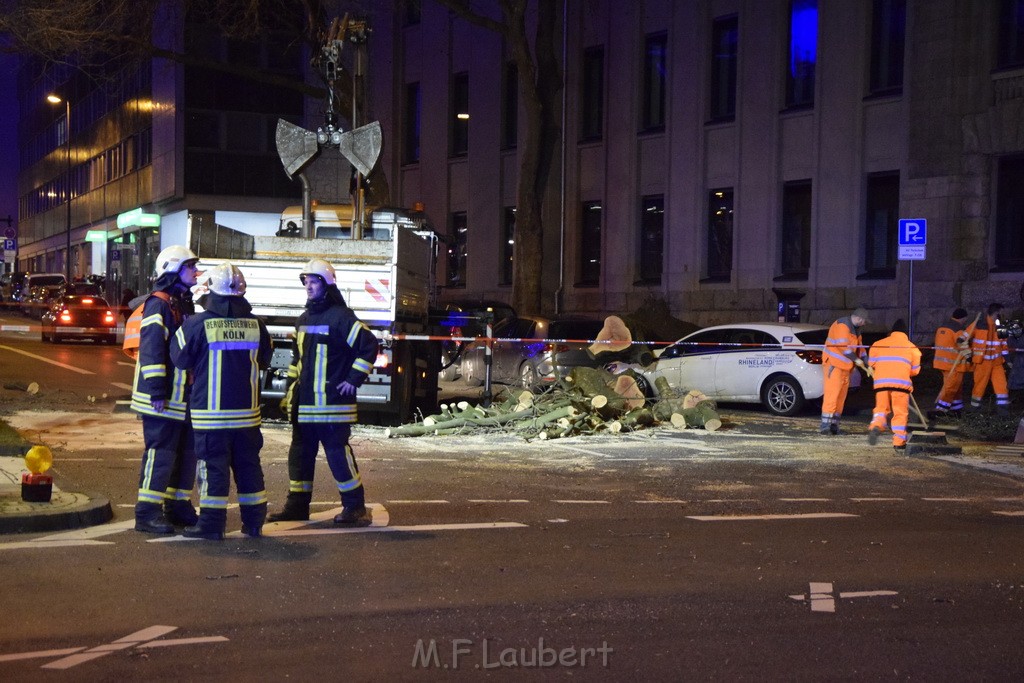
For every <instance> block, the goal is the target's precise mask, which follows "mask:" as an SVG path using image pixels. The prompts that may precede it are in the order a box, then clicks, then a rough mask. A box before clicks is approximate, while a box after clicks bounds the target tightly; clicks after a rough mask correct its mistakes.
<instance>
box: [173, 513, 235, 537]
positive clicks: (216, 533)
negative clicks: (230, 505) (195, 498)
mask: <svg viewBox="0 0 1024 683" xmlns="http://www.w3.org/2000/svg"><path fill="white" fill-rule="evenodd" d="M227 517H228V511H227V510H220V509H210V508H206V509H205V510H204V509H200V511H199V521H198V522H196V523H195V525H193V526H187V527H185V528H184V529H182V531H181V535H182V536H185V537H186V538H202V539H204V540H207V541H223V540H224V527H225V526H226V525H227Z"/></svg>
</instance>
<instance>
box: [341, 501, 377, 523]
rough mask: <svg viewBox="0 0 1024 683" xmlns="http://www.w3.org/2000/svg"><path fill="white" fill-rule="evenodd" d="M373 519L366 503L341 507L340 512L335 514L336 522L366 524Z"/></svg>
mask: <svg viewBox="0 0 1024 683" xmlns="http://www.w3.org/2000/svg"><path fill="white" fill-rule="evenodd" d="M371 521H372V520H371V518H370V513H369V511H368V510H367V509H366V506H365V505H346V506H344V507H343V508H341V513H340V514H337V515H335V516H334V523H335V524H346V525H358V526H366V525H368V524H369V523H370V522H371Z"/></svg>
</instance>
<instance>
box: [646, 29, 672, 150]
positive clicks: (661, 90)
mask: <svg viewBox="0 0 1024 683" xmlns="http://www.w3.org/2000/svg"><path fill="white" fill-rule="evenodd" d="M667 50H668V36H667V35H666V34H665V33H653V34H651V35H649V36H647V39H646V40H645V41H644V74H643V84H644V89H643V98H644V101H643V103H642V105H641V112H642V114H641V115H642V116H643V120H642V121H641V122H640V129H641V130H643V131H651V130H661V129H663V128H664V127H665V84H666V82H667V79H666V77H665V72H666V70H667V69H668V59H667V57H666V51H667Z"/></svg>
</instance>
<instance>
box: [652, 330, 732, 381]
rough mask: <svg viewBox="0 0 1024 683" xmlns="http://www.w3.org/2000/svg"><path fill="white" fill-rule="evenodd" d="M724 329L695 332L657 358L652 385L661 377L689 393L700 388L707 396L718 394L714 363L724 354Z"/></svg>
mask: <svg viewBox="0 0 1024 683" xmlns="http://www.w3.org/2000/svg"><path fill="white" fill-rule="evenodd" d="M724 335H725V331H723V330H705V331H703V332H694V333H693V334H691V335H689V336H688V337H684V338H683V339H681V340H680V341H678V342H676V343H675V344H673V345H672V346H670V347H668V348H667V349H665V350H664V351H663V352H662V354H661V356H660V357H659V358H658V363H657V366H656V368H655V372H653V373H651V374H652V377H651V381H652V382H653V381H654V380H655V379H656V378H657V377H658V376H659V375H660V376H663V377H664V378H665V379H666V380H668V384H669V386H670V387H672V388H673V389H676V390H683V391H689V390H691V389H698V390H700V391H702V392H704V393H705V394H707V395H708V396H713V395H714V394H715V386H716V385H715V361H716V356H717V355H718V353H719V352H720V351H721V346H720V343H721V342H722V340H723V339H724Z"/></svg>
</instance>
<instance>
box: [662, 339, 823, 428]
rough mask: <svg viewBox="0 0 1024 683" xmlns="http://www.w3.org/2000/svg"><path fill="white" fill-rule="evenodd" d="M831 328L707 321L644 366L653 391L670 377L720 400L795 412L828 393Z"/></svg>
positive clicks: (678, 384)
mask: <svg viewBox="0 0 1024 683" xmlns="http://www.w3.org/2000/svg"><path fill="white" fill-rule="evenodd" d="M827 336H828V328H827V327H822V326H820V325H808V324H801V323H739V324H732V325H717V326H715V327H707V328H704V329H702V330H698V331H697V332H694V333H692V334H689V335H687V336H685V337H683V338H682V339H680V340H679V341H677V342H676V343H674V344H672V345H671V346H669V347H667V348H665V349H664V350H663V351H662V352H661V353H660V354H659V355H658V359H657V360H656V361H655V362H654V363H653V364H652V365H650V366H648V367H647V368H646V369H645V371H644V378H645V379H646V380H647V382H648V384H649V386H650V391H652V392H653V393H655V394H656V393H657V390H656V389H655V388H654V387H655V380H656V379H657V378H659V377H664V378H665V379H666V380H667V381H668V385H669V386H670V387H671V388H673V389H682V390H690V389H698V390H700V391H702V392H704V393H705V394H707V395H708V396H709V397H711V398H714V399H716V400H719V401H736V402H738V403H762V404H763V405H764V407H765V408H767V409H768V412H770V413H773V414H775V415H795V414H796V413H798V412H800V410H801V409H803V407H804V405H805V403H806V402H807V401H808V400H814V399H819V398H821V397H822V395H823V393H824V379H823V377H822V371H821V353H822V347H823V346H824V344H825V339H826V337H827Z"/></svg>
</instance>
